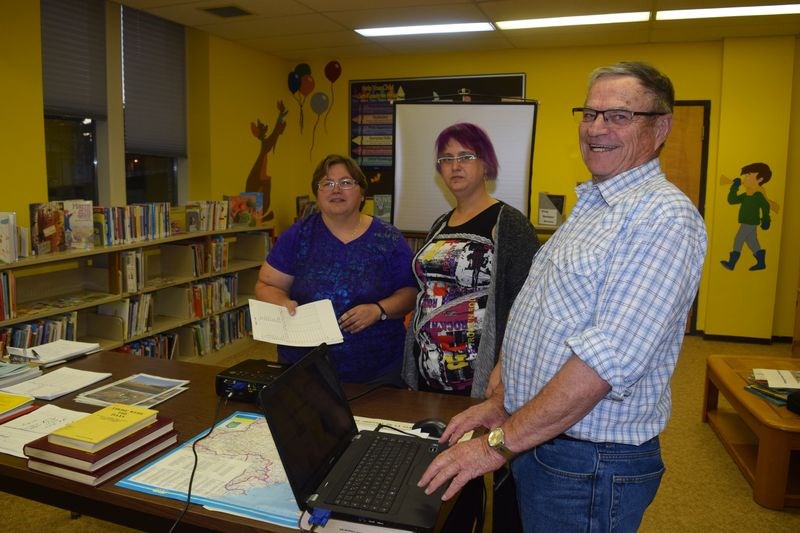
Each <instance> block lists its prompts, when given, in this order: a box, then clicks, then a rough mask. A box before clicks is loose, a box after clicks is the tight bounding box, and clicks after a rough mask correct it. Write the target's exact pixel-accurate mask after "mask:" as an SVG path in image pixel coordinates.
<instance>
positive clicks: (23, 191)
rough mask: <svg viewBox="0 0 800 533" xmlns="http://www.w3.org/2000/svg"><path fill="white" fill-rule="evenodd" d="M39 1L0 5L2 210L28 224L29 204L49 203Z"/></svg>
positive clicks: (3, 3)
mask: <svg viewBox="0 0 800 533" xmlns="http://www.w3.org/2000/svg"><path fill="white" fill-rule="evenodd" d="M40 35H41V33H40V29H39V2H29V1H27V0H15V1H6V2H2V3H0V73H1V74H0V79H2V81H0V116H2V117H3V127H2V128H0V161H2V162H3V169H2V178H0V184H2V185H0V191H2V195H3V202H2V206H0V209H2V210H3V211H16V212H17V223H18V224H20V225H22V226H27V225H28V218H29V217H28V204H30V203H32V202H43V201H47V174H46V172H45V169H46V164H45V151H44V108H43V103H42V102H43V100H42V44H41V37H40Z"/></svg>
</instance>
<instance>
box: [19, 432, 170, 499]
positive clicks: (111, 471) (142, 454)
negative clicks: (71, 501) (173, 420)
mask: <svg viewBox="0 0 800 533" xmlns="http://www.w3.org/2000/svg"><path fill="white" fill-rule="evenodd" d="M177 441H178V433H177V432H175V431H171V432H169V433H167V434H166V435H164V436H162V437H160V438H158V439H156V440H155V441H153V442H150V443H148V444H147V445H145V446H143V447H140V448H138V449H137V450H136V451H134V452H132V453H130V454H128V455H125V456H123V457H120V458H119V459H117V460H116V461H113V462H111V463H109V464H107V465H106V466H104V467H103V468H100V469H98V470H95V471H93V472H85V471H83V470H78V469H75V468H69V467H66V466H63V465H58V464H54V463H48V462H47V461H41V460H37V459H28V468H29V469H31V470H36V471H38V472H45V473H47V474H52V475H54V476H58V477H62V478H65V479H71V480H72V481H77V482H78V483H83V484H85V485H91V486H97V485H100V484H101V483H104V482H106V481H108V480H109V479H111V478H113V477H114V476H117V475H119V474H121V473H122V472H124V471H126V470H128V469H130V468H132V467H133V466H135V465H137V464H139V463H141V462H142V461H144V460H145V459H147V458H148V457H152V456H153V455H155V454H157V453H159V452H161V451H164V450H166V449H167V448H169V447H170V446H172V445H173V444H175V443H176V442H177Z"/></svg>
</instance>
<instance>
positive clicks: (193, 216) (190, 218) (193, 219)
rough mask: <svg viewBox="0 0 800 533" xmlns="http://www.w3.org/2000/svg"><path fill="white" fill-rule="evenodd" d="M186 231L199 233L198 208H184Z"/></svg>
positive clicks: (196, 206) (193, 206) (188, 206)
mask: <svg viewBox="0 0 800 533" xmlns="http://www.w3.org/2000/svg"><path fill="white" fill-rule="evenodd" d="M186 231H188V232H192V231H200V206H199V205H196V204H195V205H187V206H186Z"/></svg>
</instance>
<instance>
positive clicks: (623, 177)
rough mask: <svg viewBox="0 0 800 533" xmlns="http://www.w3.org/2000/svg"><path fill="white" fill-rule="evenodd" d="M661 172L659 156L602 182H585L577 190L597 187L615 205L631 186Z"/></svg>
mask: <svg viewBox="0 0 800 533" xmlns="http://www.w3.org/2000/svg"><path fill="white" fill-rule="evenodd" d="M660 174H661V163H660V162H659V160H658V157H654V158H653V159H651V160H650V161H648V162H647V163H644V164H642V165H639V166H638V167H634V168H632V169H630V170H626V171H625V172H622V173H620V174H617V175H616V176H612V177H611V178H609V179H607V180H603V181H601V182H600V183H593V182H592V181H587V182H584V183H582V184H580V185H579V186H578V188H577V192H578V193H579V194H580V193H581V192H582V191H585V190H587V189H590V188H592V187H596V188H597V191H598V192H599V193H600V196H602V198H603V200H605V202H606V203H607V204H608V205H609V206H613V205H615V204H617V203H618V202H619V201H620V200H621V199H622V198H624V197H625V195H627V193H628V191H629V190H630V189H631V188H633V187H635V186H637V185H639V184H640V183H642V182H643V181H645V180H647V179H649V178H650V177H652V176H657V175H660Z"/></svg>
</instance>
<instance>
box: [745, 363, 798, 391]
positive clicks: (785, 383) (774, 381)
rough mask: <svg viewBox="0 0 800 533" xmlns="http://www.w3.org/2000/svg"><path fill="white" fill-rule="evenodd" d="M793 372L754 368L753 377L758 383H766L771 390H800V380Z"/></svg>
mask: <svg viewBox="0 0 800 533" xmlns="http://www.w3.org/2000/svg"><path fill="white" fill-rule="evenodd" d="M795 374H796V373H795V372H793V371H791V370H774V369H771V368H754V369H753V376H754V377H755V378H756V380H758V381H766V382H767V386H768V387H769V388H771V389H800V380H798V379H797V376H796V375H795Z"/></svg>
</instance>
